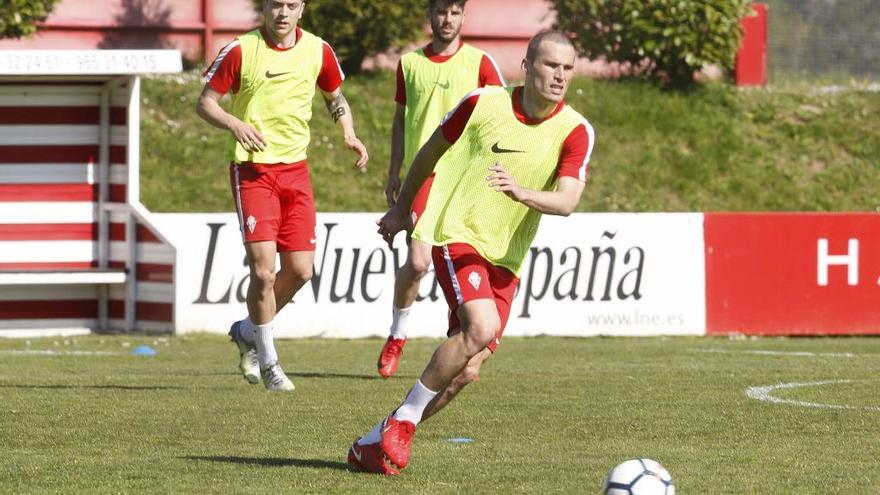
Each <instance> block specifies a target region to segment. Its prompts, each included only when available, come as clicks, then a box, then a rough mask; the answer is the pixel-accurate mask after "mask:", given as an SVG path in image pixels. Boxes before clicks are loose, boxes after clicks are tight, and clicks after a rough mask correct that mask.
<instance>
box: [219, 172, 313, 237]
mask: <svg viewBox="0 0 880 495" xmlns="http://www.w3.org/2000/svg"><path fill="white" fill-rule="evenodd" d="M229 180H230V182H231V184H232V196H233V198H235V209H236V211H237V212H238V223H239V226H240V228H241V232H242V237H243V239H244V242H245V243H248V242H258V241H275V243H276V244H277V249H278V251H279V252H286V251H314V250H315V242H316V241H317V239H316V233H315V224H316V220H315V196H314V194H313V193H312V182H311V180H310V179H309V167H308V165H306V162H305V160H303V161H301V162H297V163H291V164H279V165H263V164H259V163H241V164H236V163H232V164H230V165H229Z"/></svg>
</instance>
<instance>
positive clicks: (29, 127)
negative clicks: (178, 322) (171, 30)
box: [0, 52, 179, 336]
mask: <svg viewBox="0 0 880 495" xmlns="http://www.w3.org/2000/svg"><path fill="white" fill-rule="evenodd" d="M27 55H28V54H25V55H22V54H21V53H20V52H19V53H14V54H10V53H9V52H0V62H6V65H3V64H0V335H13V336H14V335H17V334H20V333H21V334H24V333H27V334H35V333H39V331H37V330H42V331H48V332H62V333H63V332H77V331H81V330H83V329H98V328H101V329H103V330H142V331H158V332H162V331H171V330H172V329H173V326H174V318H173V305H174V280H173V269H174V260H175V250H174V247H173V246H171V244H170V243H168V242H166V241H165V240H164V239H163V238H162V237H161V235H160V234H158V233H157V232H156V230H155V229H154V228H153V227H152V223H151V221H150V214H149V212H147V211H146V210H145V209H144V208H143V207H142V206H141V205H140V203H139V201H138V190H139V154H140V146H139V139H140V137H139V136H140V133H139V122H140V106H139V105H140V103H139V97H140V82H139V79H138V77H137V76H136V75H132V74H129V72H130V70H128V69H126V68H124V67H123V68H121V69H119V68H117V67H113V66H112V62H113V61H114V60H116V59H113V58H107V56H109V55H113V56H120V55H122V54H120V53H119V52H115V53H112V54H106V53H100V52H85V53H83V52H76V55H75V54H72V53H71V54H61V55H58V54H57V52H48V53H47V52H39V55H36V54H31V56H32V58H31V59H27V58H26V56H27ZM132 56H134V52H132ZM77 57H79V58H77ZM89 57H97V58H89ZM102 57H103V58H102ZM177 57H178V63H179V54H177ZM119 60H123V61H124V59H119ZM84 61H87V62H89V63H90V64H92V65H90V66H95V65H98V66H100V65H101V62H103V63H104V65H103V67H101V68H102V69H107V71H108V72H109V73H108V74H77V73H76V71H77V68H76V65H77V64H82V63H83V62H84ZM68 69H70V70H68ZM4 71H6V72H4ZM8 72H12V73H13V74H9V73H8ZM87 72H88V71H87ZM117 72H118V73H117ZM46 73H48V74H46ZM114 271H115V272H116V273H112V272H114ZM115 275H119V277H115ZM108 276H109V278H108ZM84 277H85V278H84ZM111 278H113V279H114V280H113V281H112V282H110V283H107V282H106V281H108V280H110V279H111ZM90 280H94V281H95V283H90V282H89V281H90ZM102 280H103V281H102ZM120 282H121V283H120Z"/></svg>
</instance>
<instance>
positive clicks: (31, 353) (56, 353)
mask: <svg viewBox="0 0 880 495" xmlns="http://www.w3.org/2000/svg"><path fill="white" fill-rule="evenodd" d="M0 354H11V355H13V356H116V355H117V354H118V353H116V352H107V351H53V350H52V349H45V350H39V349H34V350H27V351H0Z"/></svg>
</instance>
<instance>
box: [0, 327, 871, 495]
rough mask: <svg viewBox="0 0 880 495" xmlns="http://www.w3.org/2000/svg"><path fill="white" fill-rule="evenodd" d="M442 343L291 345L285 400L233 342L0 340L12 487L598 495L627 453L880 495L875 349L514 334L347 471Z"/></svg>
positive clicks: (726, 490) (678, 474)
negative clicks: (468, 379)
mask: <svg viewBox="0 0 880 495" xmlns="http://www.w3.org/2000/svg"><path fill="white" fill-rule="evenodd" d="M437 342H438V341H436V340H428V339H420V340H413V341H412V342H411V343H410V344H409V345H408V346H407V353H406V354H405V355H404V362H403V364H402V365H401V369H400V371H399V372H398V374H399V376H396V377H394V378H392V379H390V380H387V381H383V380H381V379H379V378H378V377H377V376H376V375H375V368H374V363H375V357H376V354H377V352H378V349H379V346H380V341H379V340H377V339H367V340H353V341H337V340H285V341H280V342H279V351H280V354H281V356H282V359H283V360H284V361H285V362H286V368H287V370H288V372H289V373H290V374H291V376H292V378H293V379H294V381H295V383H296V385H297V390H296V392H294V393H293V394H288V395H278V394H269V393H267V392H266V391H264V390H263V389H262V388H261V386H250V385H248V384H247V383H246V382H245V381H244V380H243V379H242V378H240V377H239V376H238V375H237V370H236V368H235V363H236V352H235V350H234V348H233V346H232V345H231V344H230V343H228V342H227V341H226V340H225V339H224V338H221V337H219V336H207V335H197V336H184V337H173V338H163V339H157V338H154V337H145V336H142V337H131V336H125V337H119V336H89V337H76V338H66V339H65V338H59V339H34V340H31V341H24V340H0V445H2V446H3V461H2V462H0V493H53V492H54V493H133V492H138V493H248V494H257V493H316V494H317V493H321V494H323V493H340V494H348V493H377V494H389V493H600V492H601V484H602V479H603V477H604V474H605V473H606V471H607V470H608V469H609V468H611V467H612V466H613V465H614V464H616V463H617V462H619V461H622V460H624V459H626V458H629V457H651V458H655V459H657V460H659V461H661V462H662V463H663V464H665V465H666V467H667V468H668V469H669V470H670V472H671V473H672V475H673V477H674V478H675V480H676V482H677V485H678V489H679V493H683V494H701V495H709V494H799V495H803V494H832V493H839V494H849V493H865V494H867V493H880V470H878V469H877V459H878V458H880V444H878V442H877V440H878V438H880V339H875V338H833V339H832V338H815V339H813V338H810V339H743V340H730V339H721V338H668V339H662V338H638V339H635V338H633V339H625V338H581V339H560V338H530V339H522V338H508V339H505V341H504V342H503V344H502V346H501V348H500V349H499V352H498V354H497V355H496V356H495V357H493V358H492V360H491V361H490V363H489V364H488V365H487V366H486V367H485V368H484V371H483V374H482V379H481V380H480V381H479V382H477V383H475V384H474V385H472V386H471V387H470V388H469V389H467V390H466V391H465V392H464V393H463V395H462V396H461V397H460V398H459V399H457V400H456V401H455V402H454V403H453V404H452V405H451V406H450V407H449V408H447V409H446V410H445V411H443V413H441V414H440V415H439V416H437V417H435V418H433V419H431V420H430V421H429V422H426V423H424V424H423V425H422V426H420V429H419V432H418V434H417V436H416V441H415V445H414V449H413V458H412V462H411V464H410V467H408V468H407V469H406V470H405V471H404V472H403V473H402V474H401V476H399V477H397V478H390V479H385V478H383V477H380V476H376V475H369V474H364V473H358V472H353V471H351V470H349V469H348V467H347V465H346V463H345V453H346V449H347V447H348V445H349V444H350V443H351V442H352V440H353V439H354V438H355V436H357V435H360V434H362V433H363V432H365V431H366V430H367V429H369V428H370V427H371V426H372V425H373V424H374V423H375V422H376V421H377V420H379V419H380V418H381V417H382V416H383V415H384V414H386V413H387V412H388V411H389V410H390V409H391V408H392V407H393V406H395V405H396V404H397V402H398V400H399V399H400V398H401V396H402V395H403V394H404V393H405V392H406V390H407V389H408V388H409V387H410V386H411V384H412V383H413V382H414V380H415V379H416V377H417V376H418V373H419V372H420V371H421V369H422V367H423V365H424V363H425V362H426V360H427V359H428V357H429V356H430V353H431V352H432V350H433V348H434V347H435V346H436V344H437ZM144 344H145V345H150V346H152V347H153V348H155V349H156V350H157V351H158V353H157V355H156V356H154V357H142V356H135V355H133V354H132V349H133V348H134V347H135V346H138V345H144ZM817 382H822V383H823V384H820V385H812V386H801V387H794V386H791V387H789V388H781V389H776V390H772V391H771V390H763V391H760V390H759V392H763V395H764V396H765V398H772V397H775V398H777V399H783V400H788V401H791V402H793V403H773V402H768V401H759V400H756V399H753V398H750V397H748V396H747V394H746V390H747V389H748V388H749V387H760V386H771V385H777V384H808V383H817ZM757 395H761V393H758V394H757ZM810 404H812V407H810ZM834 406H837V407H836V408H835V407H834ZM455 437H467V438H472V439H473V442H471V443H464V444H456V443H451V442H450V441H449V439H450V438H455Z"/></svg>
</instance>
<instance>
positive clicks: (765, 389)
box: [746, 380, 880, 411]
mask: <svg viewBox="0 0 880 495" xmlns="http://www.w3.org/2000/svg"><path fill="white" fill-rule="evenodd" d="M875 381H877V380H825V381H821V382H806V383H777V384H776V385H764V386H761V387H749V388H747V389H746V396H747V397H749V398H750V399H755V400H760V401H764V402H772V403H774V404H789V405H792V406H800V407H813V408H819V409H850V410H860V411H880V406H851V405H849V404H822V403H821V402H807V401H802V400H792V399H781V398H779V397H774V396H773V392H774V391H776V390H780V389H786V388H804V387H821V386H824V385H840V384H844V383H859V382H875Z"/></svg>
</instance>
